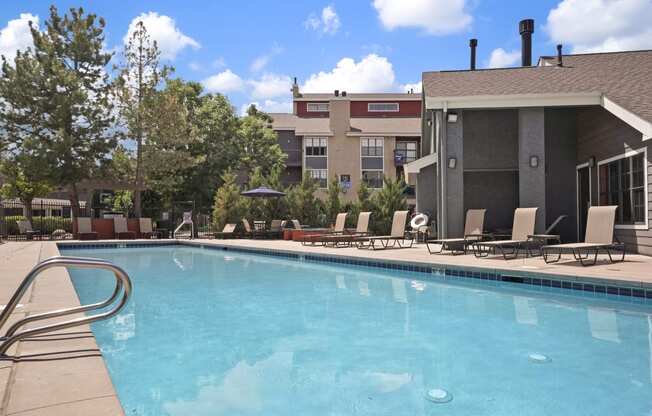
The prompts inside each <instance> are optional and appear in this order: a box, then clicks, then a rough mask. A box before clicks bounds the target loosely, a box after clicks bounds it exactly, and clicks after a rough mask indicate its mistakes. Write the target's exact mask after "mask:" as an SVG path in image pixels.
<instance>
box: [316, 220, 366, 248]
mask: <svg viewBox="0 0 652 416" xmlns="http://www.w3.org/2000/svg"><path fill="white" fill-rule="evenodd" d="M369 217H371V212H361V213H360V214H358V223H357V225H356V228H355V230H353V231H350V232H346V230H345V232H344V233H343V234H340V235H325V236H324V237H323V239H322V243H323V244H324V246H331V247H350V246H351V244H353V243H354V242H355V240H356V239H357V238H360V237H367V236H368V235H369Z"/></svg>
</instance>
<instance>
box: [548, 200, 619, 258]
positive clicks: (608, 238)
mask: <svg viewBox="0 0 652 416" xmlns="http://www.w3.org/2000/svg"><path fill="white" fill-rule="evenodd" d="M617 208H618V207H617V206H614V205H608V206H596V207H590V208H589V213H588V216H587V219H586V234H585V236H584V242H583V243H567V244H555V245H549V246H543V247H541V252H542V254H543V259H544V260H545V262H546V263H556V262H558V261H559V259H560V258H561V255H562V252H571V253H573V257H574V258H575V260H579V262H580V263H581V264H582V266H592V265H594V264H595V263H596V262H597V261H598V254H599V253H600V251H603V252H605V253H606V254H607V255H608V256H609V261H610V262H612V263H616V262H621V261H625V244H624V243H619V242H614V225H615V222H616V209H617ZM612 251H617V252H618V253H620V254H622V256H621V257H620V258H619V259H615V260H614V258H613V256H612V255H611V254H612ZM552 253H554V254H557V256H556V257H551V254H552ZM554 254H552V255H554ZM591 254H593V255H594V257H593V261H590V262H585V260H587V259H588V258H589V256H590V255H591Z"/></svg>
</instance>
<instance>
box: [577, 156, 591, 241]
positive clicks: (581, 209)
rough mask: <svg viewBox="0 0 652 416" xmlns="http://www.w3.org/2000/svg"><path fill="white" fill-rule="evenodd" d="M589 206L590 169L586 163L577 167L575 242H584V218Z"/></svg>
mask: <svg viewBox="0 0 652 416" xmlns="http://www.w3.org/2000/svg"><path fill="white" fill-rule="evenodd" d="M590 206H591V168H590V167H589V164H588V163H584V164H582V165H579V166H577V240H578V241H584V235H585V234H586V217H587V214H588V212H589V207H590Z"/></svg>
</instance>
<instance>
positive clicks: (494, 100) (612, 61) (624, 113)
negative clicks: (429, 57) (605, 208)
mask: <svg viewBox="0 0 652 416" xmlns="http://www.w3.org/2000/svg"><path fill="white" fill-rule="evenodd" d="M533 29H534V22H532V21H531V20H526V21H523V22H521V34H522V35H523V59H522V66H521V67H518V68H510V69H487V70H462V71H441V72H425V73H424V74H423V79H422V82H423V106H424V123H423V132H422V137H423V138H424V140H423V142H422V147H421V150H422V154H423V155H424V157H422V158H421V159H419V160H417V161H415V162H413V163H410V164H408V165H407V166H406V172H407V173H408V176H409V177H410V180H411V181H413V182H415V183H416V185H417V209H419V210H430V211H432V212H436V218H437V224H439V227H438V233H439V235H440V236H442V237H445V236H460V235H461V234H462V233H463V227H464V218H465V217H464V216H465V212H466V210H467V209H469V208H486V209H487V217H486V222H485V224H486V227H487V229H488V230H501V229H502V230H505V229H509V228H511V223H512V219H513V212H514V209H515V208H516V207H539V211H538V217H537V226H536V227H537V231H543V230H545V228H546V226H547V225H549V224H550V223H552V222H553V221H554V220H555V219H556V218H557V217H558V216H559V215H568V218H567V219H566V220H565V221H564V222H562V224H561V226H560V228H559V231H560V234H561V236H562V239H563V240H564V241H567V242H569V241H578V240H579V241H582V240H583V239H584V230H585V224H586V214H587V210H588V207H589V206H591V205H612V204H613V205H618V207H619V209H618V212H617V225H616V238H617V239H619V240H620V241H622V242H624V243H626V244H627V247H628V249H631V250H635V251H638V252H640V253H644V254H652V231H651V230H650V222H649V221H650V209H651V208H650V207H651V204H650V200H651V199H652V193H650V190H651V189H652V188H650V182H651V181H652V171H650V144H651V143H652V140H650V138H651V137H652V51H649V50H648V51H631V52H617V53H592V54H581V55H565V54H562V48H561V45H560V46H558V53H557V55H556V56H543V57H541V58H540V59H539V60H538V63H537V64H536V65H535V66H531V65H530V56H529V54H530V50H531V49H530V44H529V42H530V36H531V33H532V31H533ZM476 44H477V41H475V42H474V41H473V40H472V42H471V48H472V53H471V56H472V65H471V68H474V66H475V65H474V62H473V56H474V55H475V54H474V48H475V45H476Z"/></svg>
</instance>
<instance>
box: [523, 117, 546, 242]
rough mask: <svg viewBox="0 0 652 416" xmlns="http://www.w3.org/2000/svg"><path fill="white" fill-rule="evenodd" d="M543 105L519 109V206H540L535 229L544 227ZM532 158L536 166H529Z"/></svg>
mask: <svg viewBox="0 0 652 416" xmlns="http://www.w3.org/2000/svg"><path fill="white" fill-rule="evenodd" d="M545 145H546V142H545V115H544V109H543V108H540V107H536V108H521V109H519V110H518V190H519V206H520V207H523V208H529V207H532V208H535V207H536V208H539V209H538V210H537V223H536V228H535V230H536V232H537V233H542V232H543V231H544V230H545V229H546V169H545V166H546V159H545V158H546V151H545V149H546V148H545ZM532 158H536V159H537V166H536V167H533V166H531V163H532Z"/></svg>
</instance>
